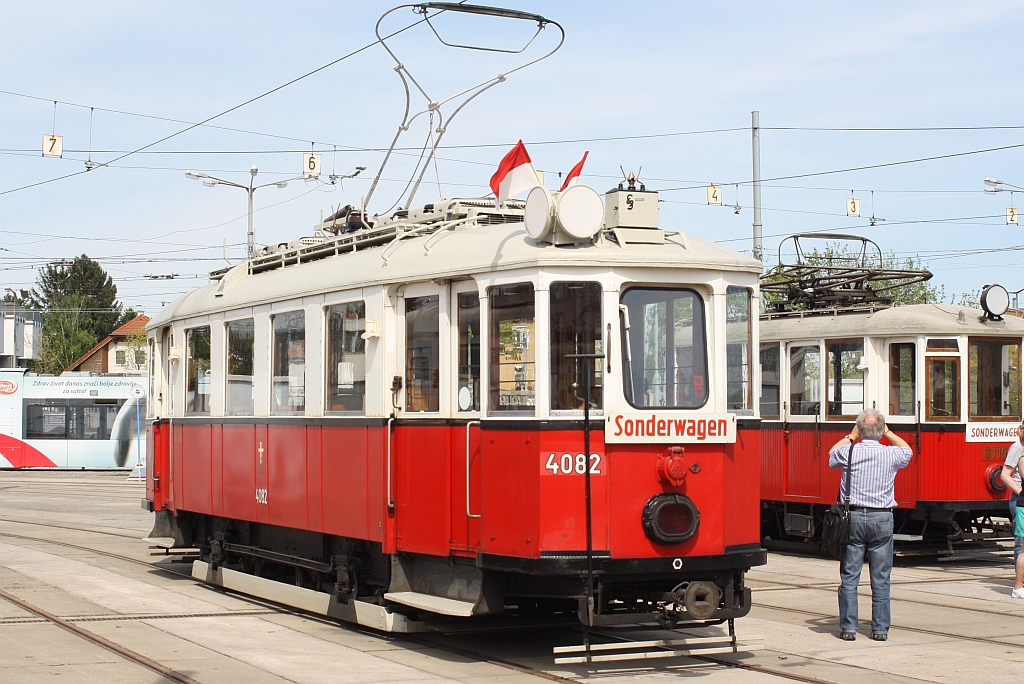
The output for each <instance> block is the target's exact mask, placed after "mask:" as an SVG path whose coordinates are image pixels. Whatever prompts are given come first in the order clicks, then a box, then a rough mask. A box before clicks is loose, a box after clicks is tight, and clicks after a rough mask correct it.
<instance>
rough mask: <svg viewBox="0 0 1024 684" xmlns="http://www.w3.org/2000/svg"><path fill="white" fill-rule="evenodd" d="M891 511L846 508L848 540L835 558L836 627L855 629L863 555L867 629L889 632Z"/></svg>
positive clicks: (846, 629) (850, 630)
mask: <svg viewBox="0 0 1024 684" xmlns="http://www.w3.org/2000/svg"><path fill="white" fill-rule="evenodd" d="M892 548H893V547H892V513H891V512H890V511H850V543H849V544H847V545H846V546H844V547H843V552H842V556H841V558H840V560H839V577H840V579H841V580H842V584H841V585H840V586H839V629H841V630H842V631H844V632H856V631H857V585H858V584H860V571H861V569H862V568H863V567H864V556H865V555H867V559H868V565H869V566H870V573H871V631H872V632H880V633H882V634H886V633H888V632H889V623H890V622H891V616H890V612H889V575H890V573H891V572H892Z"/></svg>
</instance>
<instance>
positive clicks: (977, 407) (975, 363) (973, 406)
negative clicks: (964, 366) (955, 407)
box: [968, 338, 1020, 420]
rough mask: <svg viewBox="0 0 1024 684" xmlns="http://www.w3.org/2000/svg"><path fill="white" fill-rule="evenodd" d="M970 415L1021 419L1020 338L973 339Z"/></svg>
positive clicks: (974, 416)
mask: <svg viewBox="0 0 1024 684" xmlns="http://www.w3.org/2000/svg"><path fill="white" fill-rule="evenodd" d="M968 349H969V355H970V361H969V365H968V368H969V371H970V372H969V378H968V382H969V385H968V387H969V390H968V391H969V396H970V417H971V418H1012V419H1014V420H1016V419H1017V418H1020V340H1016V339H1015V340H992V339H978V338H971V339H970V341H969V343H968Z"/></svg>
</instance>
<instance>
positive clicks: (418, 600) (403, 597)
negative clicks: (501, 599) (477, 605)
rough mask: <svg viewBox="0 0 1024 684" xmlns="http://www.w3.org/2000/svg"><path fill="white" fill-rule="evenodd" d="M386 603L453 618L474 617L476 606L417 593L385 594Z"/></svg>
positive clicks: (395, 592)
mask: <svg viewBox="0 0 1024 684" xmlns="http://www.w3.org/2000/svg"><path fill="white" fill-rule="evenodd" d="M384 599H385V600H386V601H394V602H395V603H401V604H402V605H403V606H409V607H411V608H418V609H419V610H427V611H430V612H431V613H438V614H440V615H451V616H452V617H472V615H473V606H474V604H472V603H470V602H468V601H456V600H455V599H449V598H442V597H440V596H431V595H430V594H420V593H417V592H415V591H394V592H388V593H387V594H384Z"/></svg>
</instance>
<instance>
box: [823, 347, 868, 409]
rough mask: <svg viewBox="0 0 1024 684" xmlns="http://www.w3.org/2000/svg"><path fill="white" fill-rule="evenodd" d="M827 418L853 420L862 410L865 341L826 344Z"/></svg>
mask: <svg viewBox="0 0 1024 684" xmlns="http://www.w3.org/2000/svg"><path fill="white" fill-rule="evenodd" d="M825 349H826V353H827V354H828V372H827V376H826V377H827V378H828V386H827V390H828V417H829V418H850V417H855V416H856V415H857V414H858V413H860V412H861V411H862V410H863V409H864V369H863V368H862V367H861V365H862V362H863V358H864V340H829V341H827V342H826V343H825Z"/></svg>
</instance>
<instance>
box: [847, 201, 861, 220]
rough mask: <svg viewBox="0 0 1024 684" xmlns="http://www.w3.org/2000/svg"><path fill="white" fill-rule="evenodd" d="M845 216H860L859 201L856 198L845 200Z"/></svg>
mask: <svg viewBox="0 0 1024 684" xmlns="http://www.w3.org/2000/svg"><path fill="white" fill-rule="evenodd" d="M846 215H847V216H860V200H859V199H857V198H856V197H847V198H846Z"/></svg>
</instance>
